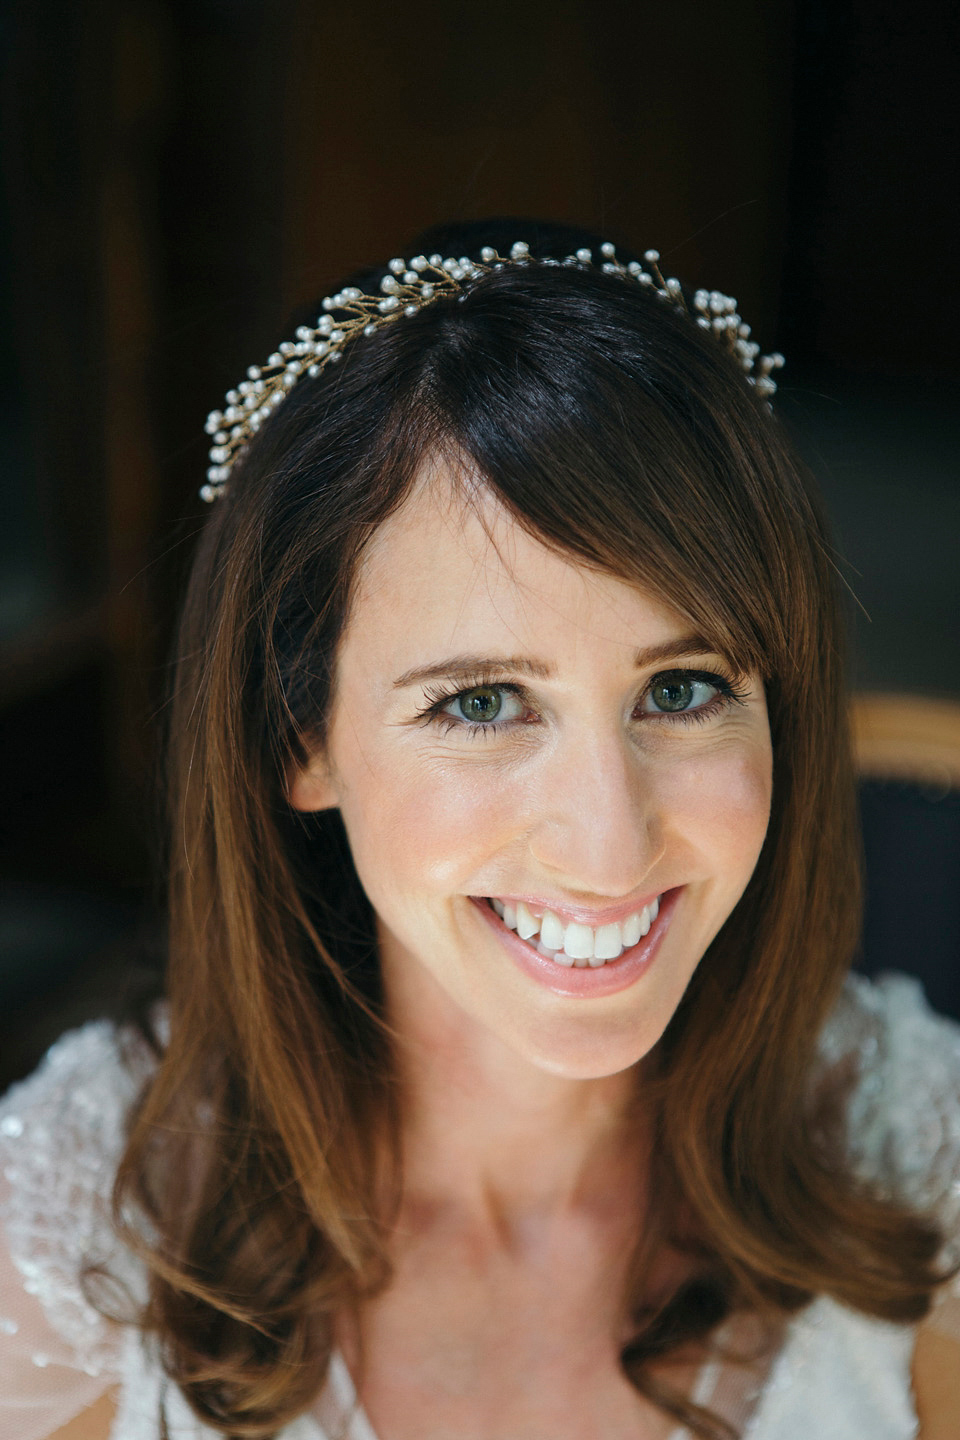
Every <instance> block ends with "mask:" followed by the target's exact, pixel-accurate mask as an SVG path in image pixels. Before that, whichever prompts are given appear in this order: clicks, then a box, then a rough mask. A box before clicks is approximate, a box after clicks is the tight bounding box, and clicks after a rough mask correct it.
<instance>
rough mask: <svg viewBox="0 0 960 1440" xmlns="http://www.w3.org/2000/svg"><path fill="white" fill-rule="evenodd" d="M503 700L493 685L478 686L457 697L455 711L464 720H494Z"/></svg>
mask: <svg viewBox="0 0 960 1440" xmlns="http://www.w3.org/2000/svg"><path fill="white" fill-rule="evenodd" d="M502 704H503V700H502V699H501V696H500V691H499V690H498V689H497V687H496V686H495V685H478V686H477V688H476V689H475V690H465V691H464V692H463V694H462V695H458V696H457V709H458V710H459V712H460V714H461V715H462V716H463V718H464V720H481V721H484V720H486V721H490V720H496V718H497V716H498V715H499V714H500V707H501V705H502Z"/></svg>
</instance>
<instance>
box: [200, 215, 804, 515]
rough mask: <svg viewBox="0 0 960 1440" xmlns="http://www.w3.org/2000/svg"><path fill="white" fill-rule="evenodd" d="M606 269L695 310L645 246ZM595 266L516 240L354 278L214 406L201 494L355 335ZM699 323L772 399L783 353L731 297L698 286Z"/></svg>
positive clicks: (610, 252) (607, 255) (217, 487)
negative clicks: (521, 272) (512, 278)
mask: <svg viewBox="0 0 960 1440" xmlns="http://www.w3.org/2000/svg"><path fill="white" fill-rule="evenodd" d="M600 255H601V263H600V269H601V270H602V271H603V273H604V274H607V275H619V276H621V277H622V278H623V279H626V280H633V281H635V282H637V283H638V284H640V285H644V286H650V287H651V288H652V289H653V291H654V293H655V294H657V295H658V296H659V297H660V298H661V299H662V300H666V301H667V302H669V303H670V304H672V305H673V306H674V307H675V308H676V309H678V310H680V311H682V312H683V313H684V314H685V315H687V314H690V310H689V308H688V306H687V302H686V298H685V296H684V293H683V289H682V287H681V285H680V281H679V280H675V279H673V278H671V279H668V280H665V279H664V278H663V275H662V274H661V272H660V267H659V260H660V254H659V251H657V250H647V251H646V253H645V255H644V257H643V258H644V262H645V264H646V265H647V267H648V268H647V269H644V267H643V265H641V264H640V262H639V261H638V260H631V261H629V262H628V263H627V264H624V263H623V262H622V261H621V260H618V259H617V253H616V249H615V247H614V246H613V245H611V244H610V243H609V241H607V242H606V243H604V244H603V245H601V246H600ZM594 264H595V261H594V256H593V251H592V250H588V249H586V248H584V249H580V250H577V251H576V252H575V253H574V254H572V255H567V256H566V257H565V258H564V259H563V260H553V259H541V258H539V257H533V256H531V254H530V247H529V246H528V245H527V244H526V243H525V241H523V240H518V241H517V243H516V244H515V245H512V246H511V247H510V254H509V255H508V256H503V255H500V254H499V253H498V252H497V251H496V250H494V249H493V248H492V247H491V246H489V245H485V246H484V248H483V249H482V250H481V251H480V260H479V261H477V260H471V259H470V258H469V257H468V256H466V255H463V256H461V257H460V259H459V260H457V259H452V258H450V259H444V258H443V256H442V255H430V256H426V255H416V256H414V258H413V259H412V260H409V261H407V260H401V259H395V260H391V261H390V264H389V265H388V267H387V273H386V274H385V275H384V277H383V279H382V280H381V281H380V292H381V293H380V294H379V295H366V294H364V293H363V291H361V290H358V289H357V288H356V286H355V285H348V286H347V287H346V288H345V289H343V290H340V291H338V293H337V294H336V295H328V296H327V298H326V299H325V300H324V301H323V302H322V304H321V309H322V310H323V312H324V313H323V314H322V315H321V316H320V318H319V319H318V320H317V323H316V325H315V326H310V325H301V326H300V327H299V329H298V330H297V333H296V339H295V340H285V341H284V342H283V344H282V345H280V346H278V347H277V349H276V350H275V351H274V353H273V354H272V355H270V356H269V357H268V359H267V362H266V364H265V365H251V366H250V368H249V370H248V371H247V377H246V379H245V380H242V381H241V382H240V384H239V385H238V386H237V388H236V389H235V390H229V391H228V392H227V396H226V408H225V409H224V410H213V411H211V412H210V414H209V415H208V417H207V423H206V427H205V428H206V432H207V434H208V435H211V436H212V437H213V444H212V446H211V448H210V468H209V469H208V470H207V483H206V484H205V485H204V486H203V488H202V489H201V491H200V495H201V497H202V499H204V500H208V501H210V500H216V498H217V496H218V495H221V494H222V493H223V490H224V487H225V485H226V482H227V480H228V479H229V476H230V471H231V469H232V467H233V465H234V464H235V462H236V460H237V457H238V456H239V454H240V452H241V451H242V450H243V448H244V446H245V445H247V444H248V443H249V442H250V440H252V439H253V436H254V435H255V434H256V432H257V431H258V430H259V429H260V427H261V425H263V423H264V421H265V420H267V419H268V417H269V416H270V415H271V414H272V413H273V411H274V410H276V408H277V406H278V405H281V404H282V403H283V401H284V400H285V399H286V397H287V396H288V395H289V393H290V391H291V390H292V389H293V387H294V386H295V385H296V383H297V381H298V380H299V379H300V378H301V376H302V375H303V374H304V373H306V374H307V375H308V376H310V377H311V378H314V377H316V376H317V375H319V374H321V372H322V371H323V370H324V369H326V367H327V365H333V364H335V363H336V362H337V361H339V360H340V359H341V358H342V356H343V348H344V346H345V345H346V344H347V342H348V341H350V340H352V339H353V337H354V336H355V335H361V334H362V335H372V334H373V333H374V332H375V331H376V330H379V329H381V328H382V327H383V326H384V325H388V324H390V323H392V322H393V321H394V320H399V319H400V317H401V316H404V315H416V313H417V312H418V311H419V310H421V309H422V308H423V307H424V305H429V304H430V302H431V301H433V300H439V299H440V298H441V297H443V296H446V295H463V294H464V293H465V289H464V286H465V284H466V283H469V282H470V281H472V280H477V279H479V277H480V276H482V275H487V274H489V273H490V272H491V271H493V270H501V269H503V267H504V266H505V265H569V266H574V267H577V268H579V269H588V268H590V267H592V266H593V265H594ZM693 308H694V312H695V314H696V321H697V324H698V325H699V326H701V327H702V328H703V329H705V330H710V331H711V332H712V333H713V334H715V335H716V337H717V339H718V340H719V341H720V342H721V343H722V344H723V345H725V347H726V348H727V349H728V350H729V351H730V352H731V354H732V355H733V356H734V358H735V359H736V360H737V361H738V363H739V364H740V366H741V367H742V369H743V370H744V372H745V374H746V378H747V380H748V382H749V383H750V384H751V385H753V386H755V387H756V389H757V391H758V393H759V394H761V395H764V396H766V397H769V396H771V395H772V394H773V393H774V392H775V390H776V388H777V387H776V383H775V381H774V380H773V378H772V375H771V371H773V370H777V369H779V368H780V366H781V365H782V364H783V356H782V355H780V354H779V353H776V352H775V353H774V354H772V355H761V354H760V347H759V345H757V344H756V343H755V342H754V341H752V340H751V339H750V326H749V325H745V324H744V322H743V320H742V319H741V318H740V315H739V313H738V311H737V302H736V300H734V299H733V297H732V296H731V295H724V294H722V293H721V292H720V291H719V290H697V291H696V292H695V294H694V296H693Z"/></svg>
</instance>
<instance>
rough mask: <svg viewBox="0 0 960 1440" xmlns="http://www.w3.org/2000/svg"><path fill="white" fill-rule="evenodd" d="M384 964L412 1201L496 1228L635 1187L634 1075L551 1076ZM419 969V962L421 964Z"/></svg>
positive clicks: (640, 1147)
mask: <svg viewBox="0 0 960 1440" xmlns="http://www.w3.org/2000/svg"><path fill="white" fill-rule="evenodd" d="M391 968H392V967H389V966H387V967H385V979H386V980H387V994H388V1007H389V1012H390V1016H391V1020H392V1023H393V1025H394V1027H395V1030H396V1033H397V1035H398V1037H399V1039H398V1045H397V1057H398V1065H399V1078H400V1085H401V1095H402V1107H401V1115H402V1127H403V1129H402V1153H403V1173H404V1187H403V1190H404V1205H405V1206H406V1207H409V1206H411V1205H412V1206H415V1207H416V1208H418V1209H422V1208H423V1207H424V1206H425V1207H426V1208H427V1210H428V1211H435V1210H437V1209H438V1208H442V1209H443V1210H444V1211H446V1212H448V1213H449V1212H450V1211H451V1210H453V1211H456V1212H457V1213H458V1214H459V1215H461V1216H463V1217H465V1218H466V1217H470V1219H471V1220H473V1221H475V1222H476V1223H478V1224H481V1225H483V1226H484V1227H485V1228H487V1227H489V1226H492V1227H493V1228H494V1229H495V1230H496V1231H497V1232H506V1233H509V1232H511V1231H513V1230H515V1229H516V1228H518V1227H519V1228H521V1229H522V1227H523V1225H524V1222H525V1221H527V1220H530V1219H533V1218H539V1219H540V1220H541V1221H548V1220H549V1219H550V1218H551V1217H558V1218H559V1217H561V1216H562V1215H564V1214H565V1213H569V1212H570V1211H571V1210H582V1209H587V1210H591V1211H592V1210H596V1209H598V1208H603V1209H606V1208H607V1207H608V1206H610V1205H611V1204H618V1205H619V1204H620V1203H622V1200H623V1197H624V1193H625V1190H626V1189H629V1190H630V1192H631V1193H632V1194H634V1195H636V1194H637V1192H638V1189H639V1176H638V1171H639V1170H640V1169H641V1160H640V1158H639V1157H641V1156H642V1155H643V1153H644V1151H645V1148H646V1147H645V1145H644V1143H643V1125H642V1118H641V1115H642V1107H641V1106H640V1105H638V1103H637V1099H636V1091H637V1075H636V1073H635V1071H634V1070H629V1071H626V1072H623V1073H620V1074H616V1075H610V1076H603V1077H599V1078H595V1079H586V1080H584V1079H571V1078H568V1077H566V1076H563V1075H557V1074H552V1073H549V1072H547V1071H545V1070H543V1069H541V1068H539V1067H538V1066H537V1065H535V1064H533V1063H532V1062H531V1061H529V1060H528V1059H526V1058H525V1057H524V1056H522V1055H520V1054H518V1053H516V1051H514V1050H512V1049H511V1048H510V1047H509V1046H507V1045H506V1044H505V1043H504V1042H503V1041H502V1040H501V1039H500V1038H499V1037H498V1036H496V1035H495V1034H493V1033H492V1032H491V1031H490V1030H488V1029H486V1028H484V1027H482V1026H481V1025H479V1024H478V1023H477V1022H476V1021H473V1020H471V1019H470V1018H469V1017H468V1016H466V1015H465V1014H464V1012H463V1011H461V1010H460V1009H459V1008H458V1007H457V1006H456V1005H455V1003H454V1002H453V1001H452V1000H451V999H450V998H449V997H448V996H447V995H446V994H445V993H444V992H443V991H442V990H441V988H440V987H439V985H438V984H437V983H436V982H435V981H433V980H432V979H431V978H430V977H427V978H426V983H424V977H423V974H422V972H421V974H419V975H418V976H417V977H416V982H415V986H411V985H410V983H409V982H408V981H407V980H406V979H405V978H403V977H404V976H407V975H409V973H410V966H409V965H407V966H403V967H397V969H396V971H394V972H393V974H391ZM417 969H419V967H417Z"/></svg>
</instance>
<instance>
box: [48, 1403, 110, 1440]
mask: <svg viewBox="0 0 960 1440" xmlns="http://www.w3.org/2000/svg"><path fill="white" fill-rule="evenodd" d="M116 1412H117V1406H116V1402H115V1400H114V1398H113V1396H112V1395H109V1394H108V1395H101V1396H100V1399H99V1400H98V1401H97V1402H96V1404H94V1405H91V1406H90V1407H89V1409H87V1410H84V1411H83V1413H82V1415H75V1416H74V1418H73V1419H72V1420H70V1421H69V1422H68V1423H67V1424H66V1425H64V1426H62V1427H61V1428H60V1429H59V1430H55V1431H54V1432H53V1434H52V1435H51V1436H50V1437H49V1440H110V1429H111V1427H112V1425H113V1417H114V1416H115V1414H116Z"/></svg>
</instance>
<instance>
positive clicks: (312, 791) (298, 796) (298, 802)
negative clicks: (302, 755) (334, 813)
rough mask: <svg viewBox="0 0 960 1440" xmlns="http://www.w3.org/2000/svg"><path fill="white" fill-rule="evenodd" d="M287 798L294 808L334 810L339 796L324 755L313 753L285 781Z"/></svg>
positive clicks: (338, 801) (338, 802)
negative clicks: (309, 759) (312, 755)
mask: <svg viewBox="0 0 960 1440" xmlns="http://www.w3.org/2000/svg"><path fill="white" fill-rule="evenodd" d="M287 799H288V800H289V802H290V804H291V805H292V806H293V808H294V810H335V809H336V808H337V806H338V805H339V804H340V797H339V796H338V794H337V788H336V785H335V784H334V780H333V775H332V773H331V770H330V766H329V764H328V763H327V759H326V756H324V755H315V756H314V758H313V759H312V760H311V761H310V763H309V764H308V765H306V766H305V767H304V768H303V769H300V770H297V771H296V772H295V773H294V774H293V775H292V776H291V777H290V779H289V781H288V783H287Z"/></svg>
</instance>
